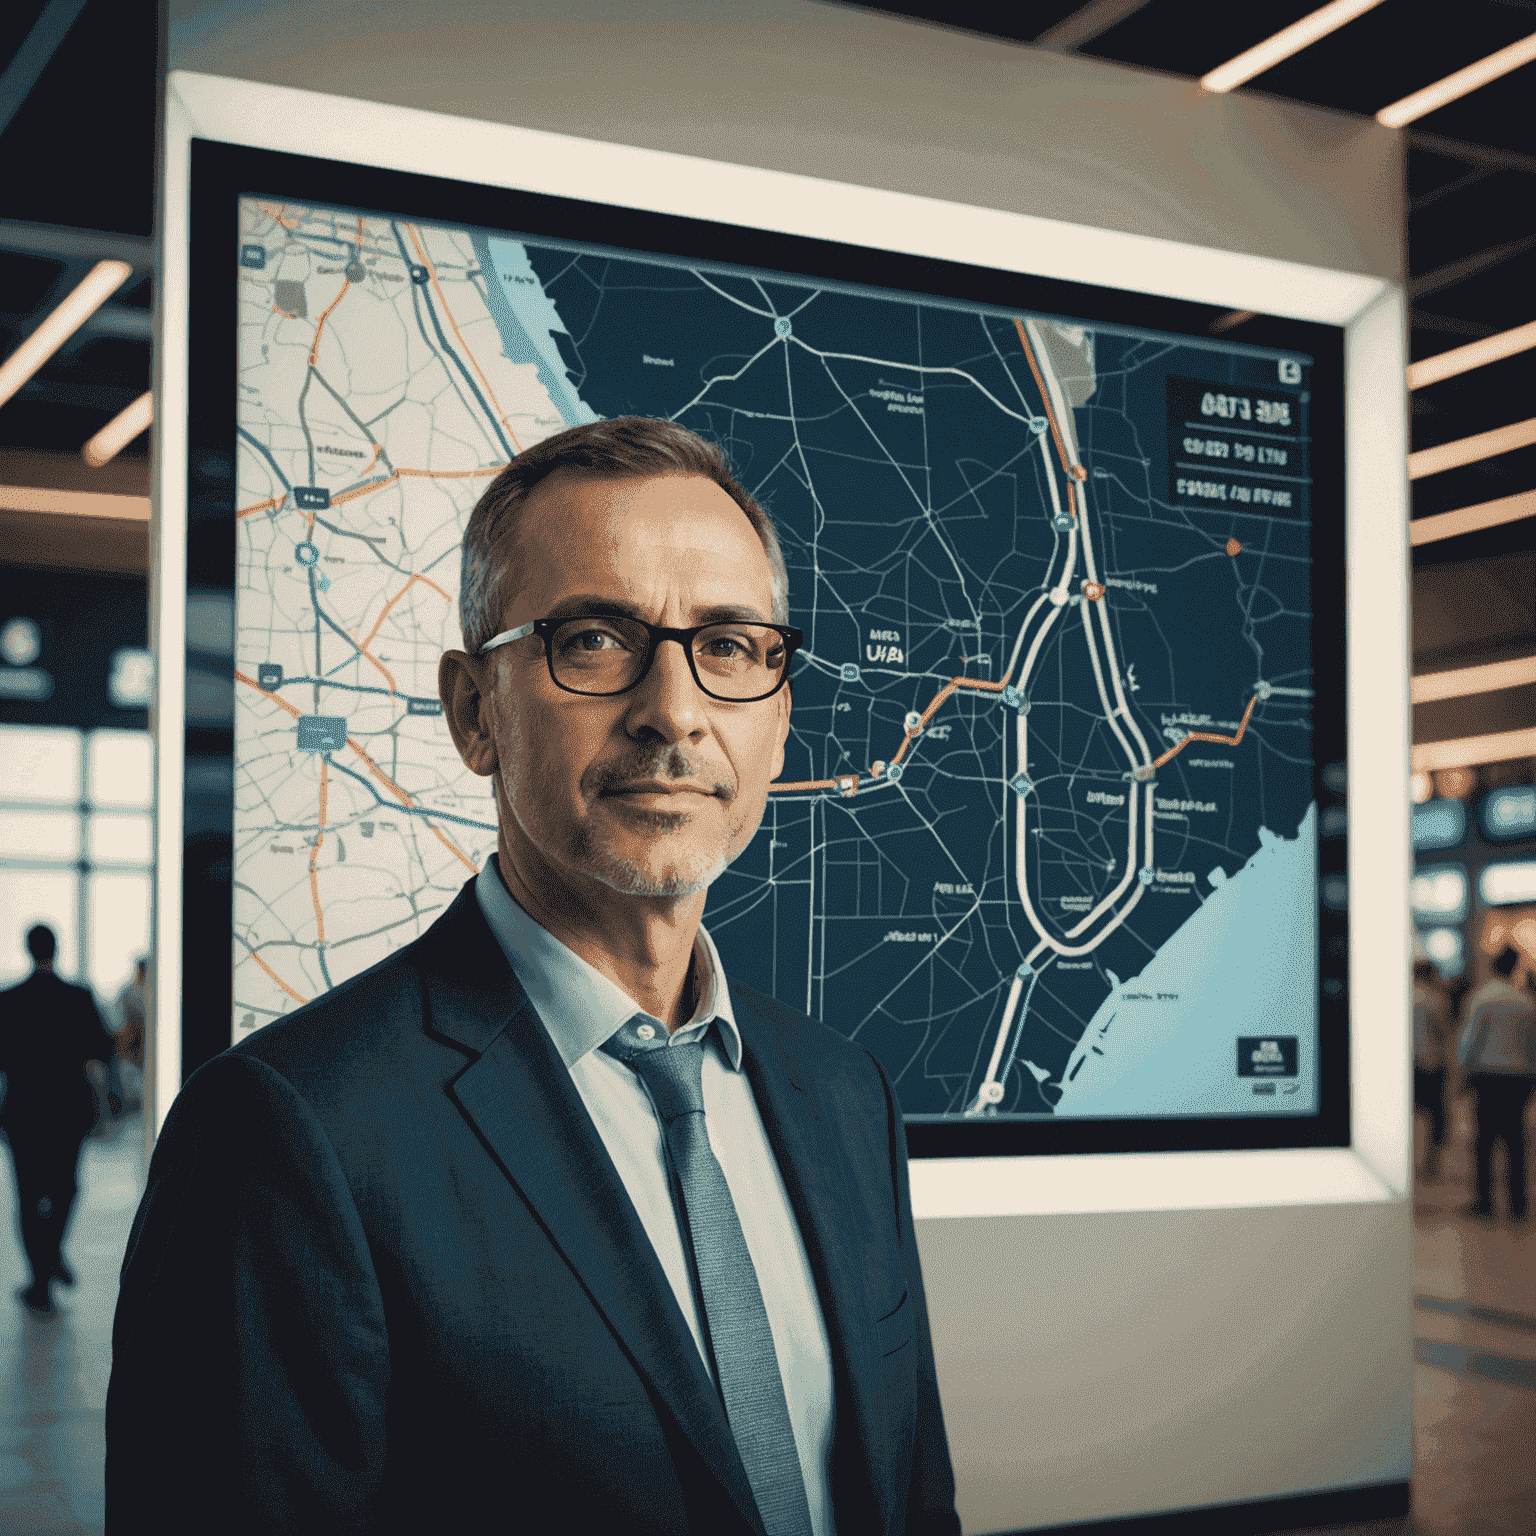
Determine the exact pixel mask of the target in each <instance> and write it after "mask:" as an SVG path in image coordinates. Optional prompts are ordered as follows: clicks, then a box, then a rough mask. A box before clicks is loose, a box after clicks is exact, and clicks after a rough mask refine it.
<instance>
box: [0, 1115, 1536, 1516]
mask: <svg viewBox="0 0 1536 1536" xmlns="http://www.w3.org/2000/svg"><path fill="white" fill-rule="evenodd" d="M1422 1134H1423V1133H1422V1128H1421V1129H1420V1145H1421V1148H1422ZM1471 1139H1472V1123H1471V1116H1470V1109H1469V1106H1468V1105H1467V1104H1466V1103H1465V1102H1458V1103H1457V1104H1456V1105H1455V1106H1454V1109H1453V1115H1452V1133H1451V1138H1450V1142H1451V1144H1450V1146H1449V1147H1448V1148H1447V1150H1446V1155H1445V1157H1444V1159H1443V1165H1442V1172H1441V1177H1440V1178H1439V1179H1438V1180H1436V1181H1435V1182H1433V1183H1429V1184H1426V1185H1424V1186H1423V1187H1421V1188H1420V1189H1419V1190H1418V1192H1417V1194H1416V1197H1415V1225H1416V1229H1417V1234H1418V1239H1417V1253H1418V1283H1417V1287H1416V1289H1417V1292H1418V1297H1419V1301H1418V1305H1417V1307H1416V1308H1415V1312H1414V1320H1415V1325H1416V1326H1415V1332H1416V1334H1417V1338H1418V1344H1417V1353H1418V1360H1419V1366H1418V1372H1417V1388H1416V1399H1415V1445H1414V1477H1413V1500H1414V1513H1413V1516H1412V1519H1411V1522H1405V1521H1402V1520H1388V1521H1377V1522H1373V1523H1370V1524H1365V1525H1350V1526H1330V1527H1327V1528H1326V1529H1327V1533H1328V1536H1407V1533H1409V1532H1411V1533H1412V1536H1536V1223H1531V1224H1528V1225H1525V1226H1523V1227H1513V1226H1511V1225H1509V1224H1508V1223H1507V1222H1506V1221H1504V1220H1503V1219H1502V1214H1501V1218H1500V1220H1498V1221H1495V1222H1492V1223H1489V1222H1479V1221H1477V1220H1475V1219H1472V1218H1470V1217H1467V1216H1464V1215H1462V1214H1460V1208H1461V1207H1462V1206H1464V1205H1466V1204H1467V1203H1468V1201H1469V1199H1470V1190H1471V1155H1470V1145H1471ZM1530 1141H1531V1145H1532V1148H1533V1151H1536V1136H1533V1137H1531V1138H1530ZM9 1161H10V1160H9V1157H8V1156H6V1155H3V1154H0V1532H4V1533H5V1536H45V1533H46V1536H80V1533H96V1532H100V1531H101V1529H102V1416H103V1410H104V1405H105V1401H106V1390H107V1373H108V1369H109V1367H110V1363H111V1328H112V1309H113V1307H114V1306H115V1305H116V1300H117V1269H118V1264H119V1262H120V1260H121V1257H122V1251H123V1245H124V1243H125V1242H126V1241H127V1237H128V1228H129V1226H130V1224H131V1223H132V1220H133V1212H134V1208H135V1206H136V1205H137V1204H138V1198H139V1192H140V1190H141V1188H142V1186H143V1177H144V1173H143V1170H144V1159H143V1134H142V1130H141V1127H140V1124H139V1122H138V1121H137V1120H136V1119H134V1120H130V1121H127V1122H125V1123H124V1124H123V1125H122V1126H120V1127H119V1128H118V1129H117V1130H116V1131H115V1132H114V1133H113V1134H111V1135H110V1136H107V1137H103V1138H98V1139H94V1140H91V1141H88V1142H87V1143H86V1147H85V1156H84V1158H83V1159H82V1169H81V1196H80V1202H79V1205H78V1206H77V1207H76V1211H75V1217H74V1222H73V1225H72V1229H71V1232H70V1236H69V1240H68V1243H67V1246H66V1254H67V1256H68V1259H69V1262H70V1263H71V1265H73V1267H74V1269H75V1273H76V1275H77V1276H78V1277H79V1284H78V1285H77V1286H76V1287H75V1288H74V1289H73V1290H68V1291H58V1292H56V1299H57V1301H58V1303H59V1312H58V1316H57V1317H55V1318H52V1319H49V1320H46V1321H43V1320H39V1319H36V1318H33V1317H32V1316H31V1315H30V1314H28V1313H27V1312H26V1310H25V1309H24V1308H23V1307H22V1306H21V1304H20V1303H19V1302H17V1301H15V1300H14V1294H15V1291H16V1290H17V1288H18V1287H19V1286H21V1285H22V1284H23V1283H24V1281H25V1278H26V1274H25V1267H24V1263H23V1260H22V1258H21V1255H20V1251H19V1249H18V1246H17V1243H16V1239H15V1235H14V1234H15V1230H16V1218H15V1209H14V1194H13V1188H12V1184H11V1178H10V1168H9ZM1496 1198H1497V1200H1498V1201H1499V1202H1500V1203H1499V1204H1498V1205H1497V1206H1496V1209H1498V1210H1499V1211H1500V1212H1501V1213H1502V1210H1503V1206H1502V1198H1503V1197H1502V1194H1499V1195H1498V1196H1497V1197H1496ZM1289 1536H1322V1532H1321V1531H1308V1532H1305V1533H1303V1532H1299V1531H1298V1532H1292V1533H1289Z"/></svg>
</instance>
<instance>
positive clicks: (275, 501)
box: [235, 496, 288, 522]
mask: <svg viewBox="0 0 1536 1536" xmlns="http://www.w3.org/2000/svg"><path fill="white" fill-rule="evenodd" d="M287 499H288V498H287V497H286V496H268V497H267V499H266V500H265V501H258V502H257V503H256V504H255V505H254V506H250V507H241V508H240V510H239V511H238V512H236V513H235V520H236V521H237V522H238V521H239V520H240V519H241V518H242V517H249V516H250V515H251V514H252V513H253V512H265V511H267V510H268V509H269V508H272V507H280V506H282V504H283V503H284V502H285V501H286V500H287Z"/></svg>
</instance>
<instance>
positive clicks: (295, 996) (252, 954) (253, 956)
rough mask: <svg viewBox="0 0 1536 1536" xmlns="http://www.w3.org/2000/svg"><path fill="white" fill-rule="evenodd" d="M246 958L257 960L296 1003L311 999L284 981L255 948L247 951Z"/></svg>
mask: <svg viewBox="0 0 1536 1536" xmlns="http://www.w3.org/2000/svg"><path fill="white" fill-rule="evenodd" d="M246 958H247V959H248V960H254V961H255V962H256V964H257V965H259V966H260V967H261V968H262V970H264V971H265V972H266V973H267V975H268V976H270V977H271V978H272V980H273V981H275V982H276V983H277V984H278V986H280V987H281V988H282V989H283V991H284V992H286V993H287V994H288V996H289V997H291V998H292V999H293V1000H294V1002H296V1003H307V1002H308V1001H309V999H308V998H307V997H300V996H299V994H298V993H297V992H295V991H294V990H293V988H292V987H290V986H289V985H288V983H287V982H286V981H284V980H283V978H282V977H281V976H279V975H278V974H277V972H276V971H274V970H273V969H272V967H271V966H270V965H268V964H267V962H266V961H265V960H263V959H262V958H261V956H260V955H258V954H257V953H256V951H255V950H254V949H252V950H248V951H247V952H246Z"/></svg>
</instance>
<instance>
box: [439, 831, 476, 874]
mask: <svg viewBox="0 0 1536 1536" xmlns="http://www.w3.org/2000/svg"><path fill="white" fill-rule="evenodd" d="M427 826H428V828H429V829H430V830H431V832H432V835H433V836H434V837H436V838H437V840H438V842H440V843H441V844H442V845H443V847H445V848H446V849H447V850H448V851H449V853H451V854H452V855H453V856H454V858H456V859H457V860H458V861H459V863H461V864H462V865H463V866H464V868H465V869H467V870H468V871H469V872H470V874H472V875H477V874H479V873H480V871H479V870H477V869H476V868H475V866H474V864H473V863H472V862H471V861H470V857H469V855H468V854H467V853H465V852H464V850H463V849H462V848H460V847H459V845H458V844H457V843H456V842H454V840H453V839H452V838H451V837H449V836H448V834H447V833H446V832H444V831H443V829H442V828H441V827H434V826H432V823H431V822H428V823H427Z"/></svg>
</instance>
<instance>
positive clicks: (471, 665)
mask: <svg viewBox="0 0 1536 1536" xmlns="http://www.w3.org/2000/svg"><path fill="white" fill-rule="evenodd" d="M489 674H490V667H489V666H488V665H487V664H486V663H485V662H477V661H476V660H475V659H474V658H473V657H472V656H470V655H468V654H467V653H466V652H464V651H444V652H443V655H442V659H441V660H440V661H439V662H438V664H437V696H438V698H440V699H441V700H442V701H443V717H444V718H445V719H446V720H447V722H448V734H449V735H450V736H452V737H453V744H454V746H455V747H456V748H457V749H458V754H459V756H460V757H461V758H463V759H464V766H465V767H466V768H468V769H469V771H470V772H471V773H474V774H478V775H479V776H480V777H481V778H482V779H488V778H489V777H490V776H491V775H492V774H493V773H495V772H496V770H497V768H498V767H499V766H500V763H499V761H498V759H497V756H496V738H495V736H494V735H493V734H492V728H491V711H490V700H489V699H488V698H487V697H486V695H485V691H484V690H485V689H486V688H488V687H489V685H490V675H489Z"/></svg>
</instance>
